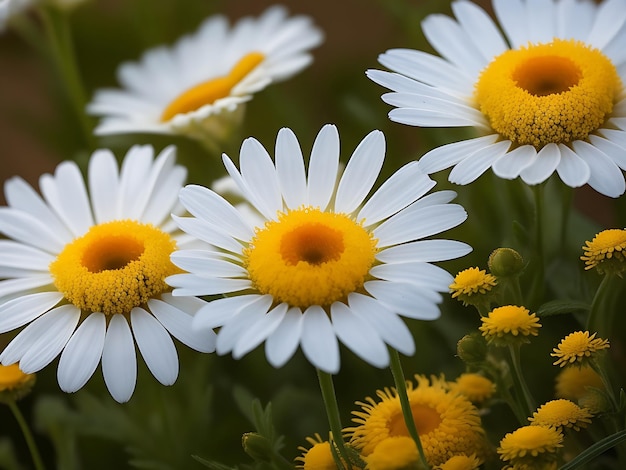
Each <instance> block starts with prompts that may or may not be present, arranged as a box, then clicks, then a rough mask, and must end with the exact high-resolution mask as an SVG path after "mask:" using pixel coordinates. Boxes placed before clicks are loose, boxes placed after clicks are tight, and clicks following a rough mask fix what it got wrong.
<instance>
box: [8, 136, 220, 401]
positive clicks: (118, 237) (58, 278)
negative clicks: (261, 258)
mask: <svg viewBox="0 0 626 470" xmlns="http://www.w3.org/2000/svg"><path fill="white" fill-rule="evenodd" d="M185 178H186V170H185V169H184V168H183V167H181V166H179V165H176V164H175V150H174V148H173V147H168V148H166V149H164V150H163V151H162V152H161V153H160V154H159V155H158V156H157V157H156V158H154V151H153V149H152V147H150V146H135V147H132V148H131V149H130V150H129V151H128V153H127V155H126V157H125V159H124V161H123V163H122V166H121V169H120V170H119V171H118V164H117V161H116V159H115V157H114V156H113V154H112V153H111V152H110V151H108V150H99V151H97V152H95V153H94V154H93V155H92V157H91V159H90V161H89V169H88V190H87V188H86V185H85V183H84V180H83V177H82V175H81V173H80V170H79V169H78V166H77V165H76V164H75V163H73V162H64V163H61V164H60V165H59V166H58V167H57V169H56V171H55V173H54V175H50V174H45V175H43V176H42V177H41V179H40V182H39V186H40V189H41V192H42V195H43V197H41V196H39V195H38V194H37V192H36V191H35V190H34V189H32V188H31V187H30V186H29V185H28V184H27V183H26V182H25V181H24V180H22V179H20V178H12V179H10V180H8V181H7V182H6V184H5V196H6V199H7V202H8V206H7V207H1V208H0V232H1V233H2V234H4V235H5V236H6V239H4V240H0V279H3V280H2V281H0V333H4V332H7V331H11V330H14V329H17V328H20V327H22V326H25V325H27V326H26V327H25V328H24V329H22V330H21V331H20V332H19V333H18V334H17V336H16V337H15V338H14V339H13V340H12V341H11V342H10V343H9V345H8V346H7V347H6V348H5V349H4V351H3V352H2V354H0V361H1V362H2V364H4V365H7V364H13V363H16V362H19V365H20V368H21V369H22V371H24V372H25V373H32V372H36V371H38V370H40V369H42V368H44V367H46V366H47V365H48V364H49V363H50V362H51V361H52V360H54V359H55V358H56V357H57V356H58V355H59V354H61V357H60V360H59V366H58V370H57V378H58V381H59V386H60V387H61V389H63V390H64V391H66V392H75V391H76V390H78V389H80V388H81V387H82V386H83V385H84V384H85V383H86V382H87V381H88V380H89V378H90V377H91V376H92V375H93V373H94V371H95V369H96V367H97V366H98V364H99V363H100V359H102V372H103V375H104V380H105V383H106V386H107V388H108V389H109V392H110V393H111V395H112V396H113V398H115V399H116V400H117V401H119V402H124V401H127V400H129V399H130V397H131V395H132V393H133V391H134V389H135V382H136V379H137V360H136V354H135V342H136V343H137V346H138V347H139V351H140V352H141V355H142V356H143V359H144V361H145V362H146V365H147V366H148V368H149V369H150V371H151V372H152V374H153V375H154V376H155V377H156V379H157V380H158V381H159V382H161V383H162V384H164V385H171V384H173V383H174V382H175V381H176V378H177V376H178V367H179V366H178V355H177V352H176V348H175V346H174V342H173V341H172V338H171V337H170V335H172V336H174V337H176V338H177V339H179V340H180V341H181V342H183V343H185V344H186V345H188V346H190V347H191V348H193V349H196V350H198V351H202V352H212V351H213V350H214V348H215V338H214V336H213V335H211V334H206V333H203V334H199V333H198V332H195V331H193V330H192V328H191V323H192V317H193V314H194V313H195V312H196V311H197V310H198V309H199V308H200V307H201V306H202V305H204V302H203V301H202V300H200V299H196V298H184V297H173V296H172V295H171V293H170V291H171V289H170V288H169V286H168V285H167V284H166V283H165V281H164V280H165V278H166V277H167V276H169V275H171V274H173V273H177V272H180V270H179V269H178V268H176V266H174V265H173V264H172V263H171V261H170V254H171V253H172V251H174V249H176V248H177V246H178V247H180V246H184V245H185V243H193V242H194V240H193V239H191V237H187V236H185V235H184V234H183V233H182V232H180V231H179V230H178V229H177V227H176V225H175V224H174V223H173V221H172V220H171V217H170V213H172V212H179V211H180V210H182V207H181V206H180V204H179V203H178V191H179V190H180V188H181V187H182V185H183V183H184V180H185ZM133 337H134V340H133Z"/></svg>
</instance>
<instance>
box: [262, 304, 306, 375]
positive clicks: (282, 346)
mask: <svg viewBox="0 0 626 470" xmlns="http://www.w3.org/2000/svg"><path fill="white" fill-rule="evenodd" d="M301 335H302V312H301V311H300V309H298V308H291V309H289V311H288V312H287V313H286V314H285V316H284V317H283V320H282V321H281V322H280V324H279V325H278V326H277V327H276V329H275V330H274V332H273V333H271V334H270V335H269V336H268V338H267V340H266V341H265V355H266V357H267V362H269V363H270V364H271V365H272V366H274V367H282V366H283V365H284V364H285V363H286V362H287V361H288V360H289V359H290V358H291V356H293V354H294V353H295V352H296V349H297V348H298V344H299V343H300V337H301Z"/></svg>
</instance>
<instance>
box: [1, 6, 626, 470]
mask: <svg viewBox="0 0 626 470" xmlns="http://www.w3.org/2000/svg"><path fill="white" fill-rule="evenodd" d="M282 3H283V4H285V5H286V6H287V7H288V8H289V10H290V12H291V13H292V14H306V15H310V16H311V17H312V18H313V19H314V21H315V23H316V24H317V25H318V26H319V27H320V28H321V29H322V30H323V31H324V33H325V41H324V42H323V44H322V45H321V46H320V47H319V48H317V49H316V50H314V51H313V54H314V57H315V60H314V62H313V64H312V65H311V66H310V67H309V68H307V69H305V70H304V71H303V72H302V73H300V74H298V75H297V76H295V77H294V78H292V79H290V80H288V81H285V82H282V83H279V84H276V85H272V86H270V87H268V88H266V89H265V90H263V91H262V92H260V93H258V94H256V95H255V96H254V98H253V99H252V101H251V102H250V103H249V104H248V107H247V113H246V118H245V120H244V125H243V128H242V129H241V131H240V136H241V139H239V140H237V141H236V142H233V144H232V146H230V147H229V148H224V149H223V151H224V152H226V153H228V154H229V155H230V156H231V157H233V158H235V159H236V158H237V152H238V147H239V145H240V142H241V140H242V139H243V138H245V137H248V136H254V137H256V138H257V139H258V140H260V141H261V142H262V143H263V144H264V145H265V146H266V148H268V149H273V145H274V140H275V137H276V134H277V132H278V130H279V129H280V128H281V127H285V126H286V127H290V128H292V129H293V130H294V132H295V133H296V135H297V136H298V138H299V140H300V143H301V145H302V148H303V152H304V154H305V155H307V154H308V152H309V150H310V148H311V145H312V142H313V139H314V137H315V135H316V134H317V132H318V131H319V129H320V128H321V127H322V126H323V125H324V124H326V123H334V124H337V126H338V129H339V133H340V136H341V142H342V155H343V157H344V158H345V159H347V158H348V157H349V155H350V154H351V152H352V150H353V149H354V148H355V147H356V145H357V144H358V143H359V142H360V140H361V139H362V138H363V137H364V136H365V135H366V134H367V133H369V132H370V131H371V130H373V129H380V130H382V131H383V132H384V133H385V136H386V139H387V160H386V163H385V166H384V168H383V175H381V178H380V179H379V182H380V181H382V179H383V177H385V176H388V175H390V174H391V173H392V172H394V171H395V170H396V169H398V168H399V167H400V166H401V165H402V164H404V163H406V162H408V161H410V160H414V159H417V158H419V157H420V156H421V155H423V154H424V153H425V152H426V151H428V150H430V149H431V148H434V147H435V146H438V145H440V144H443V143H446V142H451V141H455V140H459V139H461V138H464V137H466V136H467V135H469V134H468V131H467V130H464V129H458V130H451V129H443V130H441V129H419V128H412V127H408V126H403V125H400V124H396V123H393V122H391V121H389V119H388V118H387V113H388V111H389V109H390V107H389V106H387V105H386V104H384V103H383V102H382V101H381V99H380V95H381V94H382V93H384V92H385V90H384V89H382V88H381V87H380V86H378V85H376V84H375V83H373V82H371V81H370V80H369V79H367V77H366V76H365V71H366V70H367V69H370V68H382V66H380V65H378V63H377V56H378V54H380V53H382V52H384V51H385V50H387V49H390V48H395V47H406V48H413V49H422V50H426V51H431V52H432V49H431V48H430V46H429V45H428V44H427V42H426V41H425V39H424V37H423V34H422V32H421V29H420V22H421V20H422V19H423V18H424V17H425V16H426V15H428V14H430V13H435V12H437V13H445V14H450V12H451V9H450V2H444V1H441V0H421V1H420V0H341V1H337V0H334V1H333V0H317V1H309V2H305V1H302V0H299V1H298V0H292V1H284V2H282ZM477 3H480V4H482V5H484V6H486V7H488V2H485V1H481V2H477ZM271 4H274V2H270V1H267V0H184V1H180V0H90V1H87V2H86V3H84V4H82V5H80V6H78V7H77V8H76V10H75V11H73V12H72V14H71V29H72V31H71V32H72V34H73V37H74V44H75V48H76V51H75V52H76V56H77V59H78V65H79V68H80V74H81V76H82V78H83V80H84V84H85V88H86V94H87V95H88V96H87V98H88V99H89V98H90V97H91V95H92V94H93V92H94V90H96V89H98V88H101V87H116V86H117V82H116V77H115V71H116V68H117V66H118V65H119V64H120V63H121V62H124V61H134V60H137V59H138V58H139V57H140V56H141V54H142V53H143V52H144V51H145V50H146V49H148V48H151V47H154V46H156V45H161V44H172V43H173V42H174V41H176V39H178V38H179V37H180V36H182V35H184V34H186V33H190V32H193V31H195V29H196V28H197V27H198V25H199V24H200V23H201V22H202V21H203V20H204V19H205V18H206V17H207V16H209V15H211V14H214V13H223V14H225V15H227V16H228V17H229V18H230V19H231V20H232V21H235V20H237V19H239V18H240V17H242V16H245V15H258V14H259V13H261V12H262V11H263V10H264V9H265V8H266V7H267V6H269V5H271ZM198 59H199V60H201V58H198ZM94 123H95V120H94V121H93V122H92V124H94ZM78 129H79V123H78V122H77V119H76V116H75V113H74V112H73V111H72V109H71V108H70V107H69V105H68V100H67V97H66V96H64V94H63V89H62V87H61V86H59V77H58V74H56V72H55V69H54V67H53V66H52V64H51V63H50V61H49V60H48V59H47V57H46V55H45V54H42V52H41V51H40V50H37V48H35V47H33V46H32V45H31V44H29V43H28V41H26V40H24V38H23V37H22V36H19V35H17V34H15V33H14V32H11V31H8V32H5V33H4V34H2V35H0V163H1V164H0V181H4V180H6V179H7V178H9V177H12V176H15V175H19V176H21V177H23V178H24V179H26V180H27V181H28V182H30V183H31V184H32V185H33V186H35V187H37V181H38V178H39V175H40V174H42V173H44V172H52V171H53V170H54V168H55V166H56V165H57V164H58V163H59V162H60V161H61V160H64V159H75V160H76V161H78V162H79V163H81V164H83V163H85V162H86V161H87V158H88V156H89V154H90V153H91V151H93V150H94V148H99V147H105V148H111V149H112V150H113V151H114V152H115V153H116V155H118V157H121V156H123V155H124V153H125V152H126V150H127V149H128V148H129V147H130V145H132V144H135V143H150V144H153V145H154V146H155V147H156V148H157V149H160V148H162V147H164V146H166V145H168V144H170V143H175V144H176V145H177V146H178V148H179V159H180V161H181V162H182V163H183V164H185V165H187V166H188V167H189V168H190V176H189V181H190V182H197V183H202V184H205V185H208V184H210V183H211V182H212V181H213V180H214V179H216V178H218V177H220V176H222V175H223V174H224V171H223V169H222V166H221V163H220V162H219V158H218V157H219V155H211V154H209V153H208V152H207V151H206V150H205V149H203V148H202V147H200V146H199V145H198V144H196V143H195V142H193V141H190V140H188V139H185V138H183V137H170V136H156V135H127V136H116V137H102V138H97V139H96V141H95V142H87V141H86V140H85V138H84V137H83V135H82V134H81V132H79V130H78ZM92 147H93V148H92ZM447 174H448V171H445V172H442V174H439V175H435V176H434V177H435V179H437V181H438V183H439V184H438V186H437V189H448V188H452V189H455V190H457V191H458V192H459V199H458V202H460V203H461V204H463V206H464V207H465V208H466V209H467V211H468V213H469V214H470V216H469V219H468V221H467V222H466V223H465V224H463V226H462V227H460V228H458V229H455V230H454V231H451V232H450V233H447V234H445V237H446V238H453V239H458V240H463V241H465V242H467V243H469V244H470V245H472V246H473V247H474V251H473V253H472V254H471V255H469V256H468V257H466V258H465V259H462V260H455V261H452V262H448V263H444V264H442V266H444V267H445V268H446V269H448V270H449V271H450V272H451V273H452V274H453V275H454V274H455V273H456V272H458V271H459V270H461V269H464V268H466V267H469V266H479V267H480V268H482V269H484V268H486V262H487V257H488V255H489V253H490V252H491V251H492V250H493V249H495V248H497V247H499V246H514V247H515V242H516V240H518V238H516V237H519V233H517V232H516V229H515V227H516V225H515V224H514V223H513V221H515V222H517V223H518V224H519V225H521V226H524V225H528V224H529V222H530V221H531V220H532V204H531V199H530V197H529V194H528V193H527V192H525V191H524V190H523V189H522V188H521V185H518V182H504V181H502V180H497V179H496V178H494V177H493V175H492V174H491V173H490V172H489V173H488V174H485V175H483V176H482V177H481V178H480V179H479V181H477V182H476V183H475V184H472V187H471V191H469V190H466V189H467V188H459V187H453V186H452V185H450V184H449V183H448V182H447V180H446V178H447ZM511 187H513V188H514V189H513V190H511V189H510V188H511ZM550 188H551V186H550V187H549V188H548V191H547V194H548V195H550V194H551V189H550ZM0 199H2V204H4V199H3V197H2V196H1V195H0ZM574 201H575V206H576V207H577V208H578V209H579V211H580V213H579V214H578V215H575V216H574V217H573V218H572V222H571V223H572V236H571V237H570V240H569V242H570V245H568V246H567V247H557V246H556V245H555V244H556V243H557V242H556V241H555V240H549V241H548V244H550V243H552V245H551V246H552V248H553V250H554V251H555V252H556V251H560V250H561V249H564V250H566V251H568V252H569V253H570V259H569V262H567V263H565V264H559V265H556V266H554V270H553V271H552V272H551V273H552V274H553V278H552V281H554V284H555V285H554V286H553V285H551V286H550V287H549V289H553V290H551V291H550V292H552V293H554V294H555V295H559V296H568V297H571V296H574V298H578V297H581V296H585V295H587V294H589V293H588V292H587V291H581V289H580V285H581V280H580V277H581V276H583V275H585V274H588V275H590V276H593V275H594V273H582V264H581V262H580V261H579V259H578V256H580V254H582V253H581V248H580V247H581V246H582V244H583V243H584V241H585V240H590V239H591V238H592V237H593V236H594V234H595V233H596V232H597V231H598V230H599V229H601V228H609V227H623V226H624V224H625V222H624V220H625V219H626V217H625V212H624V211H625V210H626V209H625V205H624V203H623V202H622V201H621V200H609V199H608V198H605V197H603V196H600V195H598V194H597V193H595V192H594V191H592V190H590V189H589V188H587V187H585V188H580V189H577V190H576V191H575V192H574ZM558 217H560V216H559V215H557V214H556V213H551V212H549V213H548V214H547V220H546V222H547V223H548V224H550V223H558ZM522 254H524V253H522ZM594 282H595V280H593V279H592V281H591V283H592V284H593V283H594ZM442 309H443V314H442V317H441V318H440V319H439V320H437V321H434V322H429V323H423V322H418V321H413V320H407V323H408V324H409V326H410V328H411V329H412V331H413V333H414V337H415V340H416V344H417V353H416V354H415V356H414V357H411V358H403V361H404V366H405V372H406V374H407V377H411V376H412V375H413V374H415V373H419V374H426V375H429V374H435V375H439V374H446V376H447V377H450V378H451V379H452V378H454V377H456V376H457V375H458V374H459V373H461V372H462V371H463V370H464V366H463V363H462V362H461V361H460V360H459V359H458V358H456V357H455V352H456V342H457V341H458V340H459V339H460V338H461V337H462V336H463V335H464V334H466V333H467V332H468V331H471V330H473V329H475V328H476V327H477V325H478V324H479V320H478V316H477V314H476V313H475V311H473V310H471V309H469V308H464V307H462V306H461V304H460V303H458V302H455V301H451V300H450V299H446V300H445V301H444V304H443V307H442ZM573 323H574V322H573V320H571V319H565V320H563V317H559V318H557V319H550V318H547V319H546V321H545V324H544V328H542V335H541V336H540V337H539V338H538V339H537V340H536V345H535V347H534V348H533V350H532V354H533V355H534V356H532V357H526V358H524V359H525V360H527V361H528V362H527V363H528V367H529V369H532V373H531V375H530V376H529V378H528V380H529V382H530V384H531V387H535V388H536V389H537V390H538V393H539V394H540V393H543V394H544V395H545V396H543V397H539V399H548V398H549V396H548V395H549V394H550V393H551V392H552V390H551V389H550V388H546V387H543V388H541V386H542V385H545V383H546V381H552V380H553V376H554V374H555V373H556V371H555V370H554V368H553V367H552V366H551V361H550V358H549V353H550V351H551V348H553V347H555V346H556V342H558V338H560V337H562V335H564V334H567V333H568V332H570V331H571V328H572V325H573ZM543 331H547V332H546V334H545V335H544V334H543ZM10 338H11V335H2V336H0V347H4V345H5V344H6V343H8V341H9V340H10ZM555 338H556V339H557V340H556V342H555ZM177 347H178V351H179V355H180V360H181V372H180V377H179V380H178V382H177V383H176V385H174V386H173V387H167V388H166V387H163V386H161V385H159V384H158V383H156V380H155V379H154V378H153V377H152V376H151V375H150V374H149V373H147V371H146V370H144V369H145V367H144V366H143V364H142V362H141V360H140V361H139V364H140V376H139V379H138V386H137V389H136V392H135V395H134V396H133V398H132V399H131V401H130V402H129V403H128V404H126V405H119V404H117V403H115V402H114V401H113V399H111V398H110V396H108V394H107V393H106V390H105V389H104V385H103V383H102V379H101V373H100V371H99V370H97V371H96V373H95V374H94V377H93V379H92V380H91V381H90V382H89V383H88V384H87V386H86V387H85V388H84V389H83V390H81V391H79V392H78V393H76V394H74V395H71V396H68V395H65V394H63V393H61V392H60V391H59V390H58V385H57V384H56V361H55V362H53V363H52V364H51V365H50V366H49V367H47V368H46V369H45V370H44V371H42V372H41V373H39V374H38V384H37V386H36V387H35V390H34V391H33V393H32V394H31V395H30V396H29V397H27V398H26V399H25V400H24V401H23V402H21V406H22V408H23V411H24V413H25V414H26V415H27V417H28V419H29V420H30V421H31V422H32V423H34V426H35V429H36V432H37V434H36V435H37V439H38V441H39V443H40V445H41V446H42V448H43V450H44V454H45V459H46V460H47V463H48V466H49V468H54V467H55V466H56V467H57V468H70V469H74V468H76V469H79V468H85V469H96V470H97V469H100V468H102V469H105V468H106V469H109V468H127V466H128V465H129V464H128V459H129V458H130V459H131V460H132V461H133V466H135V467H138V468H202V467H201V466H200V465H199V464H197V463H195V462H194V461H193V460H191V459H190V458H189V455H190V454H195V455H199V456H202V457H204V458H210V459H215V460H219V461H222V462H224V463H226V464H236V463H238V462H245V461H247V457H246V456H245V454H244V453H243V451H242V449H241V435H242V434H243V433H244V432H247V431H251V430H253V429H252V425H251V423H250V421H249V419H248V417H247V416H246V410H247V409H248V408H247V407H248V406H249V403H250V400H251V399H252V398H253V397H258V398H259V399H260V400H261V402H262V403H263V404H266V403H268V402H269V401H271V402H272V404H273V405H272V406H273V412H274V424H275V426H276V428H277V431H278V432H279V433H281V434H284V435H285V436H286V439H285V451H284V455H285V456H286V457H288V458H289V459H293V457H295V456H296V455H298V454H299V451H298V450H297V446H299V445H305V444H306V443H305V437H306V436H310V435H312V434H314V433H316V432H318V433H320V434H322V435H323V436H325V435H327V432H328V426H327V422H326V417H325V413H324V408H323V403H322V400H321V396H320V393H319V387H318V384H317V378H316V375H315V370H314V369H313V367H311V366H310V365H309V364H308V363H307V362H306V361H305V360H304V358H303V356H302V355H301V353H300V352H298V353H297V355H296V357H295V358H294V359H293V360H291V361H290V362H289V363H288V364H287V365H286V366H285V367H283V368H281V369H279V370H276V369H273V368H272V367H271V366H269V365H268V364H267V362H266V361H265V358H264V354H263V350H262V348H257V350H255V351H254V352H253V353H251V354H249V355H248V356H246V357H244V358H243V359H241V360H240V361H234V360H232V359H231V358H230V357H228V356H227V357H217V356H215V355H201V354H199V353H196V352H194V351H190V350H189V349H188V348H186V347H185V346H183V345H181V344H180V343H179V344H177ZM620 366H621V367H623V364H622V365H620ZM142 367H143V369H141V368H142ZM391 384H392V380H391V375H390V372H389V371H388V370H378V369H375V368H373V367H371V366H369V365H367V364H364V363H363V362H362V361H360V360H359V359H358V358H356V357H355V356H354V355H353V354H352V353H351V352H349V351H347V350H345V349H342V369H341V372H340V374H339V375H338V376H337V377H336V383H335V386H336V389H337V394H338V399H339V403H340V406H341V409H342V410H344V412H345V413H344V416H343V417H342V418H343V420H344V425H347V424H348V423H349V420H350V412H349V410H353V409H356V407H355V405H354V402H355V401H357V400H363V399H364V398H365V397H366V396H371V395H373V394H374V393H375V390H376V389H377V388H382V387H385V386H390V385H391ZM500 412H501V413H500ZM499 413H500V414H499V415H498V413H496V415H498V416H486V417H485V419H486V420H488V421H493V423H494V428H495V429H498V425H497V423H498V422H499V421H502V419H501V418H502V415H503V414H504V415H506V413H507V411H506V409H505V408H504V407H503V408H502V410H499ZM502 422H503V421H502ZM496 434H497V431H496ZM11 449H13V450H11ZM13 451H14V452H13ZM13 453H15V454H17V455H18V456H19V459H20V462H19V463H15V462H13V463H14V464H15V466H14V467H11V468H29V467H28V465H29V460H28V454H27V450H26V448H25V446H24V444H23V441H22V439H21V435H20V433H19V429H18V428H17V425H16V424H15V423H14V419H13V417H12V416H11V414H10V413H9V412H8V410H7V409H6V408H5V407H0V468H2V462H5V464H6V462H10V460H11V457H9V456H10V455H13ZM2 455H4V457H2ZM3 459H4V460H3ZM6 465H8V464H6ZM7 468H9V467H7Z"/></svg>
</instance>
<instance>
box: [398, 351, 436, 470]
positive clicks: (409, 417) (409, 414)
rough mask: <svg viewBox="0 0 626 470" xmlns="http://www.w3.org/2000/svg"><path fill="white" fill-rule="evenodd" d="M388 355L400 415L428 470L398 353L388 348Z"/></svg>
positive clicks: (424, 466) (428, 466) (423, 464)
mask: <svg viewBox="0 0 626 470" xmlns="http://www.w3.org/2000/svg"><path fill="white" fill-rule="evenodd" d="M389 355H390V356H391V360H390V368H391V373H392V375H393V380H394V382H395V385H396V391H397V393H398V398H399V399H400V406H401V407H402V415H403V416H404V422H405V423H406V427H407V429H408V431H409V434H410V435H411V437H412V438H413V440H414V441H415V445H416V446H417V450H418V452H419V454H420V459H421V461H422V467H423V468H424V469H429V468H430V465H428V461H427V460H426V455H425V454H424V447H423V446H422V441H421V440H420V436H419V433H418V432H417V427H416V426H415V420H414V419H413V411H412V410H411V403H410V402H409V395H408V394H407V391H406V379H405V378H404V372H403V371H402V364H401V363H400V355H399V354H398V351H396V350H395V349H393V348H389Z"/></svg>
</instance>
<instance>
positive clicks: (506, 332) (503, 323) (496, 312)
mask: <svg viewBox="0 0 626 470" xmlns="http://www.w3.org/2000/svg"><path fill="white" fill-rule="evenodd" d="M480 320H481V321H482V323H483V324H482V325H481V326H480V328H479V329H480V331H482V334H483V336H484V337H485V338H486V339H487V341H488V342H490V343H494V344H496V345H497V346H504V345H507V344H514V343H527V342H528V336H537V335H538V334H539V333H538V331H537V330H539V328H541V324H540V323H539V319H538V318H537V315H536V314H534V313H530V312H529V311H528V309H526V308H524V307H518V306H516V305H506V306H504V307H498V308H494V309H493V310H492V311H491V312H489V315H488V316H487V317H486V318H485V317H483V318H481V319H480Z"/></svg>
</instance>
